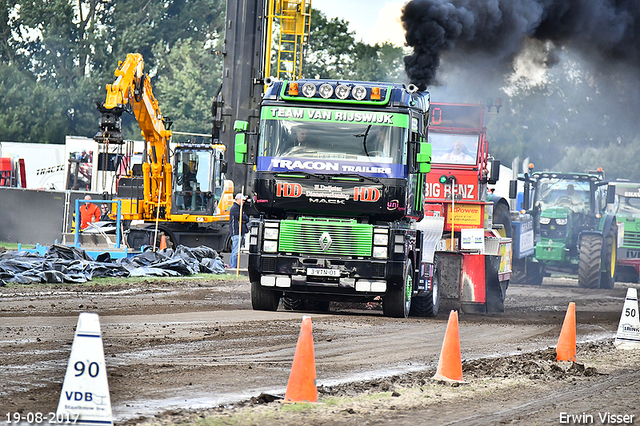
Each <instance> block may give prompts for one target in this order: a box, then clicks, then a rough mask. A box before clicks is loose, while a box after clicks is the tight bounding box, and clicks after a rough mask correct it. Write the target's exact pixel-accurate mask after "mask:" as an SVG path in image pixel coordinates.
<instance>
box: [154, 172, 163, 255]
mask: <svg viewBox="0 0 640 426" xmlns="http://www.w3.org/2000/svg"><path fill="white" fill-rule="evenodd" d="M161 195H162V179H161V180H160V185H158V206H157V207H156V229H155V232H154V234H153V252H154V253H155V252H156V242H157V241H158V226H159V224H160V196H161Z"/></svg>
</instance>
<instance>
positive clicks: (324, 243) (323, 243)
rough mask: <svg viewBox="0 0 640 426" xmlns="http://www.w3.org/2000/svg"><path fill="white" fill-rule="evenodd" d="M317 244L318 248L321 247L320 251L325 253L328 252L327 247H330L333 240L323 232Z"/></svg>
mask: <svg viewBox="0 0 640 426" xmlns="http://www.w3.org/2000/svg"><path fill="white" fill-rule="evenodd" d="M318 242H319V243H320V247H322V251H327V250H329V247H331V243H332V242H333V240H332V239H331V235H329V233H328V232H323V233H322V235H320V239H319V240H318Z"/></svg>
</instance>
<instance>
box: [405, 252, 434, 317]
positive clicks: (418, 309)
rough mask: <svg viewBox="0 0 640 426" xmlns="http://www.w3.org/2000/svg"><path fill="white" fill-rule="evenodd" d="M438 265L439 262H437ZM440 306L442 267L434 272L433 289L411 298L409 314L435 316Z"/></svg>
mask: <svg viewBox="0 0 640 426" xmlns="http://www.w3.org/2000/svg"><path fill="white" fill-rule="evenodd" d="M436 265H437V263H436ZM439 308H440V268H436V270H435V272H434V274H433V284H432V286H431V291H429V292H427V294H425V295H424V296H417V297H414V298H413V299H412V300H411V310H410V311H409V315H411V316H415V317H435V316H437V315H438V309H439Z"/></svg>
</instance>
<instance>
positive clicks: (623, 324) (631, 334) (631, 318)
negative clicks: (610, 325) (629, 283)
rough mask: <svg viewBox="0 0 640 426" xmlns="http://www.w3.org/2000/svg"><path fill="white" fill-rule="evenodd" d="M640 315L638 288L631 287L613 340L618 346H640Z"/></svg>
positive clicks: (628, 347) (619, 347)
mask: <svg viewBox="0 0 640 426" xmlns="http://www.w3.org/2000/svg"><path fill="white" fill-rule="evenodd" d="M638 315H639V314H638V290H636V289H635V288H629V289H627V297H626V298H625V299H624V306H623V307H622V315H621V316H620V324H619V325H618V333H616V340H615V341H614V342H613V344H614V346H615V347H616V348H618V349H635V348H640V317H639V316H638Z"/></svg>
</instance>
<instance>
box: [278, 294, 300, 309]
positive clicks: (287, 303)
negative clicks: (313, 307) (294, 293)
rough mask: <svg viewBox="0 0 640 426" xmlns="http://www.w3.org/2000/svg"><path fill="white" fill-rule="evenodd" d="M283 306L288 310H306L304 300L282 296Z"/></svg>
mask: <svg viewBox="0 0 640 426" xmlns="http://www.w3.org/2000/svg"><path fill="white" fill-rule="evenodd" d="M282 307H283V308H284V309H285V310H286V311H302V310H304V300H302V299H293V298H291V297H289V296H282Z"/></svg>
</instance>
